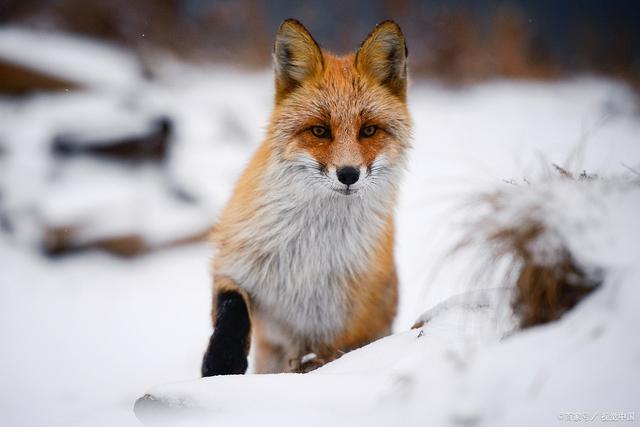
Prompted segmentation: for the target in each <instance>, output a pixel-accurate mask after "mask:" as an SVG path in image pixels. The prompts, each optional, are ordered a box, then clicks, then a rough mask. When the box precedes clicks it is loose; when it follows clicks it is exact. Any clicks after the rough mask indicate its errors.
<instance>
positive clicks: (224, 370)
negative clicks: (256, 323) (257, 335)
mask: <svg viewBox="0 0 640 427" xmlns="http://www.w3.org/2000/svg"><path fill="white" fill-rule="evenodd" d="M214 283H215V286H214V295H213V307H212V310H211V318H212V321H213V328H214V329H213V334H212V335H211V338H210V339H209V346H208V348H207V351H206V352H205V354H204V358H203V360H202V376H203V377H210V376H213V375H229V374H244V373H245V371H246V370H247V356H248V354H249V346H250V344H251V319H250V316H249V298H248V295H247V293H246V292H245V291H244V290H242V289H240V287H239V286H238V285H236V284H235V283H234V282H233V281H232V280H230V279H228V278H226V277H221V276H216V277H214Z"/></svg>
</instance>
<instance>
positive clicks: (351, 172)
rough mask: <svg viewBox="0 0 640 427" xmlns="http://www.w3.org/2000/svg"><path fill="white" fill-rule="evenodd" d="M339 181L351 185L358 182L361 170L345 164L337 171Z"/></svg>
mask: <svg viewBox="0 0 640 427" xmlns="http://www.w3.org/2000/svg"><path fill="white" fill-rule="evenodd" d="M336 174H337V175H338V181H340V182H341V183H343V184H345V185H351V184H355V183H356V182H358V178H360V171H359V170H358V169H356V168H354V167H353V166H343V167H341V168H339V169H338V170H337V171H336Z"/></svg>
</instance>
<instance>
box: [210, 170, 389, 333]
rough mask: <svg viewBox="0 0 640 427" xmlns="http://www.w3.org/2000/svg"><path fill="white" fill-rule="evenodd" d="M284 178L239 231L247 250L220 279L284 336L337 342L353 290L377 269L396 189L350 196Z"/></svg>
mask: <svg viewBox="0 0 640 427" xmlns="http://www.w3.org/2000/svg"><path fill="white" fill-rule="evenodd" d="M279 178H280V179H279V180H278V182H274V183H271V185H270V186H269V188H267V190H266V191H265V192H264V193H262V194H264V196H263V197H262V199H261V200H259V201H258V203H257V209H256V211H255V215H254V216H253V217H252V219H251V221H249V222H248V223H246V224H243V226H241V227H239V228H238V230H237V233H236V235H237V237H238V238H240V239H242V240H243V241H244V242H245V244H244V245H242V249H241V250H240V251H238V252H236V253H235V254H234V257H233V259H229V260H225V262H224V263H223V265H222V269H221V270H222V271H219V273H221V274H224V275H227V276H229V277H230V278H232V279H233V280H234V281H235V282H236V283H237V284H238V285H240V286H241V287H243V288H244V289H246V290H247V291H248V292H249V294H250V295H251V297H252V299H253V300H254V302H255V304H256V305H257V307H255V308H256V309H257V310H258V311H259V312H263V313H266V314H268V318H269V319H270V320H272V321H274V322H275V323H277V325H275V326H276V328H280V329H284V330H286V331H288V332H289V333H293V334H294V335H295V337H296V338H298V339H301V340H304V341H309V342H322V341H327V340H331V339H332V338H334V337H335V335H336V334H337V333H338V332H339V331H341V330H342V328H343V326H344V322H345V320H346V315H347V314H348V310H349V305H350V301H348V295H347V289H346V286H347V282H348V281H349V280H351V279H353V278H355V277H357V276H358V275H359V273H361V272H362V271H363V270H364V269H366V268H368V267H369V265H370V264H369V263H370V262H371V253H372V248H373V245H375V244H376V242H377V241H378V239H379V238H380V236H381V233H382V231H383V229H384V226H385V221H386V217H387V215H388V213H389V209H390V208H391V206H390V203H391V198H390V191H391V188H388V187H387V188H384V187H379V188H370V189H363V191H360V192H358V193H357V194H353V195H348V196H345V195H343V194H339V193H335V192H330V191H328V190H327V189H326V188H319V187H318V186H314V185H309V182H308V181H306V182H305V180H297V179H284V180H283V179H281V178H282V177H281V176H280V177H279ZM294 178H295V177H294ZM365 190H369V191H365ZM385 193H386V194H385ZM247 242H248V243H247Z"/></svg>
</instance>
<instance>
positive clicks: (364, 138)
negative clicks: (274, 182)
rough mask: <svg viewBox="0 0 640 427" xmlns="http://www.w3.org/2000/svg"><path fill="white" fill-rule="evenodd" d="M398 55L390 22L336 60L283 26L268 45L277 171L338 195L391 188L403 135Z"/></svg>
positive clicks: (399, 44)
mask: <svg viewBox="0 0 640 427" xmlns="http://www.w3.org/2000/svg"><path fill="white" fill-rule="evenodd" d="M406 52H407V51H406V47H405V43H404V37H403V35H402V32H401V31H400V28H399V27H398V25H397V24H395V23H393V22H390V21H387V22H384V23H382V24H380V25H378V26H377V27H376V28H375V29H374V30H373V32H372V33H371V34H370V35H369V36H368V37H367V39H366V40H365V41H364V42H363V43H362V45H361V47H360V49H359V50H358V51H357V52H356V53H355V54H349V55H346V56H342V57H338V56H335V55H333V54H331V53H329V52H326V51H322V50H321V49H320V47H319V46H318V44H317V43H316V42H315V41H314V39H313V38H312V37H311V35H310V34H309V33H308V32H307V30H306V29H305V28H304V27H303V26H302V25H301V24H300V23H299V22H297V21H294V20H287V21H285V22H284V23H283V24H282V26H281V27H280V29H279V31H278V34H277V37H276V43H275V48H274V60H275V68H276V106H275V109H274V112H273V115H272V120H271V126H270V129H269V133H270V139H271V141H272V143H273V149H274V152H276V153H278V158H279V159H280V160H281V162H282V168H283V169H284V170H283V171H282V173H283V174H287V173H289V174H291V175H295V177H293V176H291V177H290V178H291V179H302V180H304V182H305V183H306V184H308V185H309V186H310V187H311V186H313V187H314V188H319V189H320V191H325V192H328V193H333V194H335V193H338V194H342V195H352V194H356V193H359V192H362V193H364V192H366V191H368V189H375V188H382V187H383V185H384V184H389V183H390V184H393V185H395V179H396V177H397V176H399V172H400V170H401V169H402V168H403V166H404V153H405V151H406V149H407V147H408V139H409V133H410V118H409V114H408V111H407V104H406V84H407V55H406ZM362 193H361V194H362Z"/></svg>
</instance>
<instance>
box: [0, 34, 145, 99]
mask: <svg viewBox="0 0 640 427" xmlns="http://www.w3.org/2000/svg"><path fill="white" fill-rule="evenodd" d="M0 59H4V60H6V61H8V62H12V63H15V64H19V65H22V66H24V67H27V68H31V69H34V70H38V71H42V72H46V73H50V74H52V75H54V76H56V77H58V78H61V79H64V80H65V81H68V82H70V83H77V84H79V85H80V86H86V87H93V88H100V89H109V90H117V89H123V88H127V87H131V86H133V85H136V84H139V83H140V80H141V75H142V70H141V67H140V64H139V63H138V62H137V61H136V60H135V58H134V57H133V56H132V55H131V54H129V53H128V52H125V51H123V50H120V49H117V48H115V47H113V46H111V45H107V44H103V43H100V42H97V41H95V40H90V39H84V38H79V37H78V36H72V35H67V34H64V33H53V32H50V31H34V30H31V29H25V28H20V27H15V26H6V25H5V26H3V27H2V28H0Z"/></svg>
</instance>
